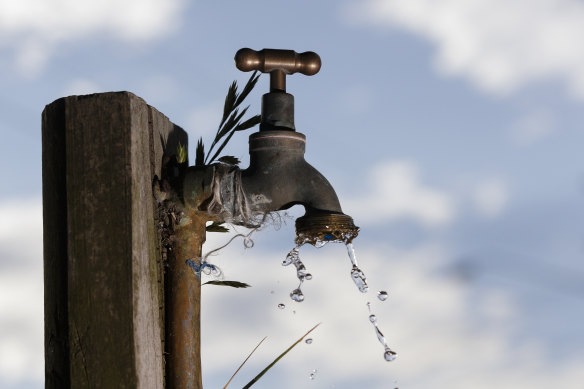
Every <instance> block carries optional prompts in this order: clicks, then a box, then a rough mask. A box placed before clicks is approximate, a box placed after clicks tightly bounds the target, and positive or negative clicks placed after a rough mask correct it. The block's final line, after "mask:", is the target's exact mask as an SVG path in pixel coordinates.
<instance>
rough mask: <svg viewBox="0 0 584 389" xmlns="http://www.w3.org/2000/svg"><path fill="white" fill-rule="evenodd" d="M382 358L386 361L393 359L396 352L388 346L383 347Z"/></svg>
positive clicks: (395, 356)
mask: <svg viewBox="0 0 584 389" xmlns="http://www.w3.org/2000/svg"><path fill="white" fill-rule="evenodd" d="M383 358H385V360H386V361H387V362H391V361H395V359H396V358H397V353H396V352H395V351H393V350H391V349H390V348H389V347H388V348H386V349H385V353H383Z"/></svg>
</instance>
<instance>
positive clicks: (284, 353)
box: [242, 323, 320, 389]
mask: <svg viewBox="0 0 584 389" xmlns="http://www.w3.org/2000/svg"><path fill="white" fill-rule="evenodd" d="M319 325H320V323H318V324H317V325H315V326H314V327H312V328H311V329H310V330H308V332H307V333H305V334H304V335H302V337H301V338H300V339H298V340H297V341H296V342H294V344H292V346H290V347H288V348H287V349H286V351H284V352H283V353H282V354H280V355H279V356H278V358H276V359H274V361H273V362H272V363H270V364H269V365H268V366H267V367H266V368H265V369H264V370H262V371H261V372H260V373H259V374H258V375H257V376H255V377H254V379H252V380H251V381H249V382H248V384H247V385H245V386H244V387H243V388H242V389H249V388H250V387H251V386H252V385H253V384H255V383H256V382H257V381H258V380H259V379H260V378H262V376H263V375H264V374H266V373H267V372H268V370H270V369H271V368H272V367H273V366H274V365H275V364H276V363H278V361H279V360H280V359H282V358H283V357H284V355H286V354H288V352H289V351H290V350H292V349H293V348H294V347H295V346H296V345H297V344H298V343H300V342H302V339H304V338H306V336H307V335H308V334H310V333H311V332H312V331H314V330H315V329H316V327H318V326H319Z"/></svg>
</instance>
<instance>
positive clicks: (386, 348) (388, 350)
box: [367, 301, 397, 362]
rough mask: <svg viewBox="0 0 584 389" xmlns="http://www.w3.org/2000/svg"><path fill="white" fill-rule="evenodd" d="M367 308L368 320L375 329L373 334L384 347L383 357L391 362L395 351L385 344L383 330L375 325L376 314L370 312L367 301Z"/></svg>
mask: <svg viewBox="0 0 584 389" xmlns="http://www.w3.org/2000/svg"><path fill="white" fill-rule="evenodd" d="M367 309H368V310H369V321H370V322H371V324H372V325H373V328H374V329H375V335H377V340H379V343H381V344H382V345H383V348H384V352H383V358H384V359H385V360H386V361H387V362H391V361H393V360H395V359H396V358H397V353H396V352H395V351H393V350H392V349H391V348H389V346H388V345H387V341H386V340H385V336H384V335H383V332H381V330H380V329H379V327H378V325H377V316H375V315H374V314H372V313H371V303H370V302H369V301H368V302H367Z"/></svg>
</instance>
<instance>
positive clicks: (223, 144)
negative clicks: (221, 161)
mask: <svg viewBox="0 0 584 389" xmlns="http://www.w3.org/2000/svg"><path fill="white" fill-rule="evenodd" d="M233 134H235V131H231V132H230V133H229V135H227V138H225V140H224V141H223V143H222V144H221V146H219V148H218V149H217V151H216V152H215V154H213V157H211V159H210V160H209V161H208V162H207V163H209V164H211V163H212V162H213V161H214V160H215V158H217V156H218V155H219V154H221V151H223V148H225V146H227V143H229V140H230V139H231V137H232V136H233Z"/></svg>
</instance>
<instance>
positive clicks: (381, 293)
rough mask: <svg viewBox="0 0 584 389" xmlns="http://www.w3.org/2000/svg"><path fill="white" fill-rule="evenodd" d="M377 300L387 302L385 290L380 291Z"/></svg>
mask: <svg viewBox="0 0 584 389" xmlns="http://www.w3.org/2000/svg"><path fill="white" fill-rule="evenodd" d="M377 298H378V299H380V300H381V301H385V300H387V292H386V291H385V290H380V291H379V292H377Z"/></svg>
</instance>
